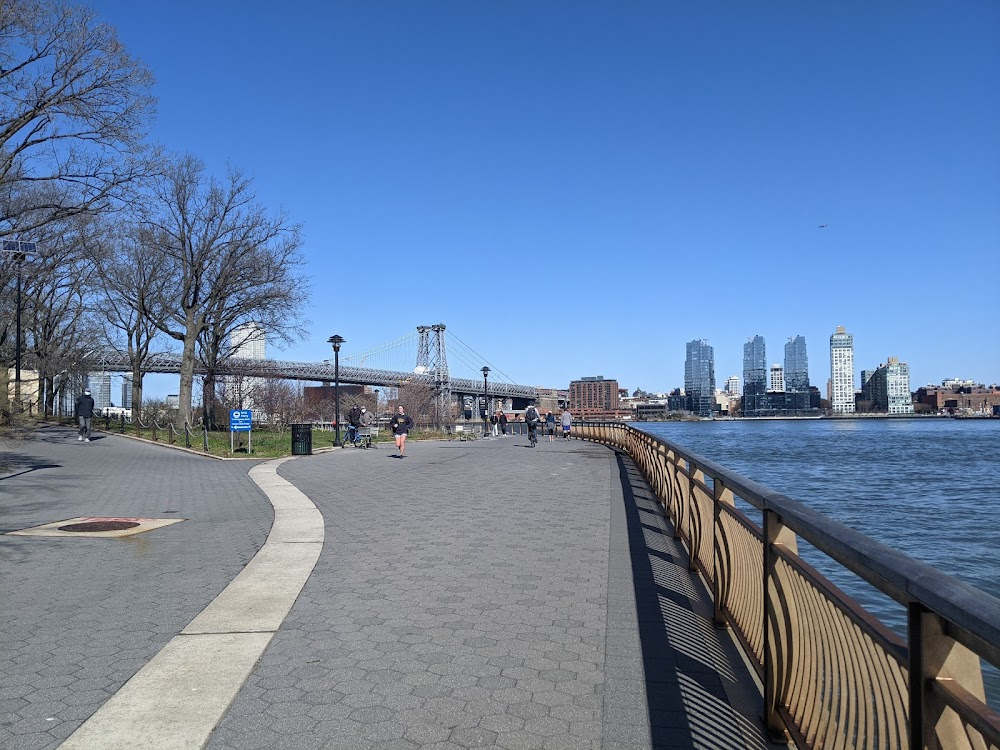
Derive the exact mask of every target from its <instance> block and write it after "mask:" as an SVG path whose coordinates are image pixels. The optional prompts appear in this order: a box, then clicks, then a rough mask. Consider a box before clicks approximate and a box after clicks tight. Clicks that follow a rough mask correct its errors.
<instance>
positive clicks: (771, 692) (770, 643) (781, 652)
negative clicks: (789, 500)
mask: <svg viewBox="0 0 1000 750" xmlns="http://www.w3.org/2000/svg"><path fill="white" fill-rule="evenodd" d="M763 520H764V580H763V582H762V583H763V591H762V593H763V595H764V659H763V661H764V675H763V680H764V723H765V725H766V728H767V731H768V733H769V734H770V735H771V736H772V737H774V738H776V739H778V738H780V739H786V738H787V733H786V731H785V724H784V722H783V721H782V720H781V716H780V715H779V714H778V708H779V706H782V705H784V703H785V696H784V695H782V694H781V693H782V688H783V682H784V680H783V675H782V674H780V669H781V668H782V667H784V669H786V670H787V669H788V667H789V665H790V663H791V658H792V645H793V644H792V643H791V629H790V628H789V627H788V624H789V623H788V621H787V620H788V618H790V617H791V616H792V614H793V613H791V612H790V611H789V609H788V607H787V606H782V604H787V602H786V601H785V599H784V597H783V596H782V592H781V585H780V581H779V580H778V570H777V562H778V555H777V549H778V548H779V547H790V548H791V549H792V551H795V548H796V547H797V546H798V545H797V543H796V541H795V534H794V533H793V532H792V531H791V530H790V529H787V528H785V526H784V524H783V523H782V522H781V518H780V517H779V516H778V514H777V513H775V512H774V511H773V510H770V509H766V508H765V509H764V519H763Z"/></svg>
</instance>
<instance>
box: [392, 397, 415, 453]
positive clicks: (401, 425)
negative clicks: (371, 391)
mask: <svg viewBox="0 0 1000 750" xmlns="http://www.w3.org/2000/svg"><path fill="white" fill-rule="evenodd" d="M389 429H391V430H392V434H393V435H394V436H395V437H396V447H397V448H398V449H399V457H400V458H403V454H404V453H405V452H406V433H408V432H409V431H410V430H412V429H413V420H412V419H410V415H409V414H407V413H406V410H405V409H404V408H403V407H402V406H400V407H399V409H398V410H397V413H396V415H395V416H394V417H393V418H392V419H390V420H389Z"/></svg>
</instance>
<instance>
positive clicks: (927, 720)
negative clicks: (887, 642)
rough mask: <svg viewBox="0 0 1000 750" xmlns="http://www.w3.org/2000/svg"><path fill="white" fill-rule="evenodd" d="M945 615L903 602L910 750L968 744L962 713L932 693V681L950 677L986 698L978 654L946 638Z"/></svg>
mask: <svg viewBox="0 0 1000 750" xmlns="http://www.w3.org/2000/svg"><path fill="white" fill-rule="evenodd" d="M944 622H945V621H944V620H943V619H942V618H941V617H940V616H938V615H937V614H935V613H934V612H931V611H929V610H927V609H926V608H924V607H923V606H922V605H920V604H919V603H916V602H914V603H911V604H910V605H909V606H908V607H907V625H908V635H907V637H908V640H909V643H908V644H907V645H908V647H909V664H908V670H907V671H908V682H909V684H908V685H907V689H908V693H909V709H910V727H909V728H910V745H909V747H910V748H911V750H947V749H948V748H952V747H962V746H967V745H968V736H967V735H966V733H965V729H964V725H963V721H962V718H961V717H960V716H959V715H958V714H957V713H956V712H955V711H953V710H952V709H950V708H948V707H947V706H946V705H945V703H944V701H943V700H942V699H941V698H940V697H939V696H935V695H934V694H933V693H932V686H933V683H934V682H935V681H942V682H952V683H954V684H955V685H956V686H957V687H960V688H961V689H962V690H963V691H965V692H967V693H968V694H970V695H971V696H972V697H973V698H976V699H977V700H979V701H981V702H984V703H985V701H986V697H985V690H984V686H983V671H982V667H981V665H980V661H979V656H978V655H977V654H975V653H974V652H972V651H970V650H969V649H968V648H966V647H965V646H963V645H962V644H960V643H958V642H956V641H955V640H954V639H953V638H951V637H950V636H949V635H948V634H947V633H946V632H945V628H944Z"/></svg>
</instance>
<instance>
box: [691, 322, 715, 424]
mask: <svg viewBox="0 0 1000 750" xmlns="http://www.w3.org/2000/svg"><path fill="white" fill-rule="evenodd" d="M684 394H685V396H686V398H687V402H688V409H689V410H690V411H692V412H694V413H695V414H697V415H698V416H699V417H711V416H712V411H713V408H714V406H715V351H714V350H713V349H712V347H711V346H710V345H709V343H708V342H707V341H705V340H704V339H701V340H698V341H689V342H688V344H687V359H685V361H684Z"/></svg>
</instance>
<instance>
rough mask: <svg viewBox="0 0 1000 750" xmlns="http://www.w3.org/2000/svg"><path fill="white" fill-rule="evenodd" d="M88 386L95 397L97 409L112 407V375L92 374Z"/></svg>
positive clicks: (88, 376) (88, 377) (104, 373)
mask: <svg viewBox="0 0 1000 750" xmlns="http://www.w3.org/2000/svg"><path fill="white" fill-rule="evenodd" d="M87 386H88V387H89V388H90V395H91V396H93V397H94V408H95V409H106V408H108V407H109V406H111V373H107V372H92V373H90V374H89V375H87Z"/></svg>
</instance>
